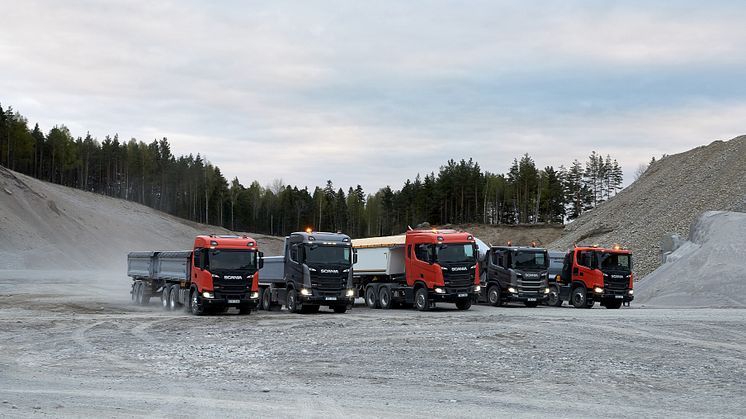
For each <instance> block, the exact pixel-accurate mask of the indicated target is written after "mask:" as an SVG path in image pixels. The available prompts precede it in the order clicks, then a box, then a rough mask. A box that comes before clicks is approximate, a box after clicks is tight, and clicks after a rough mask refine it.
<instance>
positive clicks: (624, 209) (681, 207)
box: [549, 136, 746, 278]
mask: <svg viewBox="0 0 746 419" xmlns="http://www.w3.org/2000/svg"><path fill="white" fill-rule="evenodd" d="M705 211H740V212H746V136H740V137H736V138H734V139H732V140H730V141H715V142H713V143H712V144H710V145H708V146H702V147H698V148H695V149H693V150H690V151H687V152H684V153H681V154H676V155H672V156H667V157H665V158H663V159H661V160H659V161H657V162H655V163H653V164H652V165H651V166H650V168H649V169H648V170H647V171H646V172H645V174H644V175H642V176H641V177H640V179H638V180H637V181H636V182H634V183H633V184H632V185H630V186H629V187H627V188H626V189H625V190H623V191H622V192H620V193H619V194H618V195H617V196H615V197H614V198H612V199H610V200H609V201H608V202H606V203H604V204H602V205H600V206H599V207H598V208H596V209H594V210H592V211H589V212H587V213H585V214H583V215H582V216H581V217H579V218H578V219H577V220H575V221H574V222H572V223H570V224H568V225H567V227H565V233H564V235H563V236H562V238H560V239H559V240H556V241H554V242H553V243H552V244H551V245H550V246H549V248H551V249H557V250H567V249H568V248H571V247H572V246H573V244H575V243H577V244H599V245H606V246H608V245H612V244H614V243H619V244H621V245H623V246H625V247H629V248H630V249H632V250H633V252H634V253H635V272H636V273H637V275H638V278H642V277H644V276H645V275H647V274H649V273H650V272H652V271H654V270H655V269H656V268H658V266H660V263H661V251H660V245H661V240H662V239H663V238H664V237H665V236H670V235H671V234H678V235H680V236H681V237H687V236H689V228H690V223H691V222H692V220H694V219H695V218H696V217H698V216H699V215H700V214H702V213H703V212H705Z"/></svg>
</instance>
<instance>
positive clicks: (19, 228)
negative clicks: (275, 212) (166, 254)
mask: <svg viewBox="0 0 746 419" xmlns="http://www.w3.org/2000/svg"><path fill="white" fill-rule="evenodd" d="M205 233H227V231H226V230H225V229H222V228H219V227H215V226H208V225H203V224H198V223H193V222H189V221H186V220H183V219H180V218H177V217H173V216H171V215H168V214H165V213H162V212H160V211H156V210H154V209H151V208H148V207H146V206H144V205H140V204H136V203H134V202H129V201H125V200H122V199H117V198H110V197H107V196H103V195H99V194H94V193H91V192H85V191H81V190H78V189H73V188H68V187H65V186H60V185H54V184H51V183H47V182H43V181H40V180H37V179H34V178H31V177H29V176H25V175H22V174H20V173H16V172H13V171H11V170H8V169H6V168H4V167H1V166H0V238H1V240H0V270H24V269H36V270H50V269H52V270H69V271H77V270H108V269H112V270H115V271H116V272H121V273H122V275H124V273H125V272H126V271H125V268H126V259H127V258H126V255H127V252H129V251H132V250H179V249H189V248H191V247H192V243H193V241H194V236H196V235H197V234H205ZM254 237H255V238H256V239H257V240H258V241H259V243H260V246H264V249H263V251H264V252H265V253H267V254H273V252H279V250H280V249H281V247H282V241H281V239H279V238H275V237H271V236H263V235H254Z"/></svg>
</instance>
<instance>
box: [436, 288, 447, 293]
mask: <svg viewBox="0 0 746 419" xmlns="http://www.w3.org/2000/svg"><path fill="white" fill-rule="evenodd" d="M435 293H436V294H445V293H446V290H444V289H443V288H435Z"/></svg>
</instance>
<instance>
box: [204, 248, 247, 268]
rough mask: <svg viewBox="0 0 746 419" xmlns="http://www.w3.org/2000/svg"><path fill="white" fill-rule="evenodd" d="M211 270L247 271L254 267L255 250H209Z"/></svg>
mask: <svg viewBox="0 0 746 419" xmlns="http://www.w3.org/2000/svg"><path fill="white" fill-rule="evenodd" d="M209 266H210V270H212V271H219V270H225V271H248V270H251V269H256V252H254V251H251V250H218V249H213V250H210V256H209Z"/></svg>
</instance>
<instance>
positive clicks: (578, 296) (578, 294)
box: [570, 285, 588, 308]
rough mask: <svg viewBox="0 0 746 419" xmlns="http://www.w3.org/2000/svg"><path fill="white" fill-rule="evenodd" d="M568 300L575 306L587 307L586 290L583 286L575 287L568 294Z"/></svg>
mask: <svg viewBox="0 0 746 419" xmlns="http://www.w3.org/2000/svg"><path fill="white" fill-rule="evenodd" d="M570 302H571V303H572V306H573V307H575V308H587V304H588V292H587V290H586V289H585V287H584V286H582V285H581V286H578V287H575V288H574V289H573V290H572V293H571V294H570Z"/></svg>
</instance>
